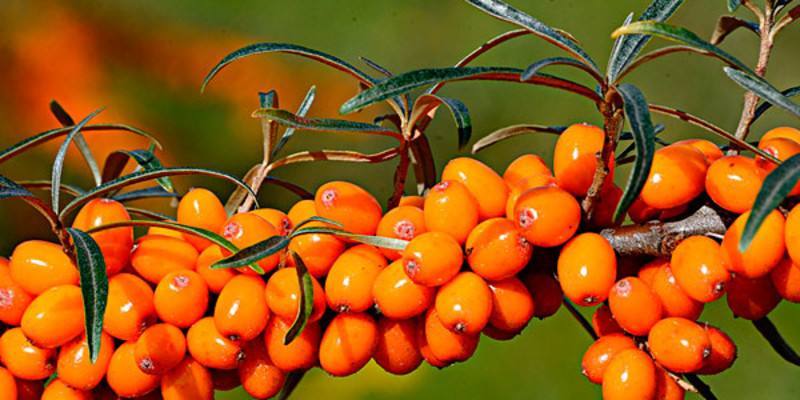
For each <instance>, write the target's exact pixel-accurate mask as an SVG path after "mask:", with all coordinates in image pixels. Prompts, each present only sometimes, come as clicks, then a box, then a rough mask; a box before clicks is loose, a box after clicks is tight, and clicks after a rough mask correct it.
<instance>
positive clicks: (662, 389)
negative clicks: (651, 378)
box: [655, 366, 686, 400]
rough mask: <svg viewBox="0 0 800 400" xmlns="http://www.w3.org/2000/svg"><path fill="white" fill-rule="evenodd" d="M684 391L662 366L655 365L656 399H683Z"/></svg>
mask: <svg viewBox="0 0 800 400" xmlns="http://www.w3.org/2000/svg"><path fill="white" fill-rule="evenodd" d="M685 397H686V391H685V390H683V388H682V387H681V386H680V385H678V382H676V381H675V379H673V378H672V376H670V374H669V373H667V371H666V370H665V369H664V368H661V367H659V366H656V397H655V399H656V400H683V399H684V398H685Z"/></svg>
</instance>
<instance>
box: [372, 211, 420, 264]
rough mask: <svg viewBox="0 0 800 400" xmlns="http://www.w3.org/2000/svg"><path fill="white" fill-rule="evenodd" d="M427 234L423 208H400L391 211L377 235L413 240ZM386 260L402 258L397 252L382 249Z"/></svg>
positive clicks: (381, 222) (381, 224) (382, 220)
mask: <svg viewBox="0 0 800 400" xmlns="http://www.w3.org/2000/svg"><path fill="white" fill-rule="evenodd" d="M425 232H427V228H426V227H425V213H424V212H423V211H422V209H421V208H417V207H413V206H399V207H396V208H393V209H391V210H389V212H387V213H386V215H384V216H383V218H381V221H380V222H379V223H378V230H377V232H376V235H378V236H383V237H388V238H396V239H402V240H411V239H414V238H415V237H417V236H419V235H421V234H423V233H425ZM381 252H382V253H383V255H384V256H386V258H388V259H390V260H396V259H398V258H400V252H399V251H397V250H389V249H381Z"/></svg>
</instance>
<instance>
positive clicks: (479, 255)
mask: <svg viewBox="0 0 800 400" xmlns="http://www.w3.org/2000/svg"><path fill="white" fill-rule="evenodd" d="M465 248H466V250H465V251H466V253H467V262H468V263H469V266H470V267H471V268H472V270H473V271H475V272H476V273H477V274H479V275H480V276H482V277H484V278H486V279H488V280H502V279H506V278H510V277H512V276H514V275H516V274H517V273H518V272H519V271H522V269H523V268H525V266H526V265H528V261H530V259H531V255H532V253H533V247H532V246H531V245H530V243H528V241H527V240H526V239H525V238H524V237H523V236H522V234H521V233H520V232H519V231H518V230H517V229H516V227H515V226H514V223H513V222H511V221H509V220H508V219H506V218H492V219H489V220H486V221H483V222H481V223H480V224H478V226H476V227H475V229H473V230H472V232H470V234H469V237H468V238H467V243H466V247H465Z"/></svg>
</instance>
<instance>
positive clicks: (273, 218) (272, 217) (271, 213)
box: [250, 208, 294, 236]
mask: <svg viewBox="0 0 800 400" xmlns="http://www.w3.org/2000/svg"><path fill="white" fill-rule="evenodd" d="M250 214H253V215H256V216H258V217H261V219H263V220H265V221H267V222H269V223H270V224H272V226H274V227H275V229H277V230H278V234H279V235H281V236H286V235H288V234H289V233H291V232H292V228H293V227H294V225H292V221H291V220H290V219H289V216H288V215H286V213H284V212H283V211H281V210H276V209H274V208H259V209H257V210H253V211H250Z"/></svg>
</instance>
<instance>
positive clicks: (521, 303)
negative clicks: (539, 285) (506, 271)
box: [489, 277, 536, 332]
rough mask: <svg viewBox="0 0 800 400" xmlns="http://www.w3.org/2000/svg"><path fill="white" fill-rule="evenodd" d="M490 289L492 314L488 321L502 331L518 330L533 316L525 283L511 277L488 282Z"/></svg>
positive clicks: (530, 300) (530, 297)
mask: <svg viewBox="0 0 800 400" xmlns="http://www.w3.org/2000/svg"><path fill="white" fill-rule="evenodd" d="M489 288H490V289H491V290H492V314H491V316H490V318H489V323H490V324H491V325H492V326H493V327H495V328H497V329H500V330H502V331H506V332H519V331H521V330H522V329H523V328H525V326H526V325H528V322H530V320H531V318H533V313H534V310H535V309H536V307H535V303H534V302H533V297H532V296H531V294H530V292H528V289H527V288H526V287H525V284H524V283H522V281H521V280H519V279H518V278H515V277H512V278H508V279H504V280H502V281H497V282H492V283H489Z"/></svg>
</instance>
